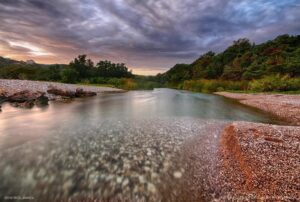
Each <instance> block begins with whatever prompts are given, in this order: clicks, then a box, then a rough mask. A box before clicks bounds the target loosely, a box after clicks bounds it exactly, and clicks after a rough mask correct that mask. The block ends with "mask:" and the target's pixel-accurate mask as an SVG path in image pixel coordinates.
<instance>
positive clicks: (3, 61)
mask: <svg viewBox="0 0 300 202" xmlns="http://www.w3.org/2000/svg"><path fill="white" fill-rule="evenodd" d="M13 64H26V63H25V62H23V61H17V60H12V59H9V58H4V57H1V56H0V67H5V66H8V65H13Z"/></svg>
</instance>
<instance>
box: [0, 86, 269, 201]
mask: <svg viewBox="0 0 300 202" xmlns="http://www.w3.org/2000/svg"><path fill="white" fill-rule="evenodd" d="M233 120H244V121H254V122H265V123H272V122H274V120H273V119H272V117H270V116H269V115H267V114H264V113H262V112H260V111H257V110H254V109H251V108H248V107H246V106H243V105H241V104H239V103H237V102H235V101H232V100H229V99H226V98H223V97H220V96H216V95H211V94H200V93H191V92H186V91H178V90H171V89H155V90H153V91H131V92H127V93H117V94H102V95H99V96H97V97H94V98H87V99H77V100H74V101H72V102H70V103H62V102H51V103H50V105H49V106H47V107H44V108H36V107H35V108H33V109H30V110H28V109H18V108H14V107H11V106H10V105H9V104H5V105H3V106H2V112H1V114H0V159H1V161H0V197H2V198H6V199H10V198H9V197H12V198H13V197H15V199H18V198H16V197H29V198H31V199H34V200H36V201H41V200H43V201H45V200H49V201H52V200H60V199H69V198H71V199H86V198H89V199H103V200H109V199H116V200H117V199H121V200H126V199H127V200H130V201H132V200H133V201H139V200H141V201H143V200H144V201H149V200H150V201H157V200H162V199H168V197H172V196H175V198H176V194H178V193H177V192H176V186H177V185H178V184H180V183H179V182H180V179H181V178H183V176H184V172H185V171H184V169H183V166H182V165H181V163H180V162H179V159H180V150H181V145H182V144H183V143H184V142H185V140H187V139H188V138H191V137H193V136H195V135H201V133H205V132H206V131H205V130H204V129H203V127H204V126H205V125H208V124H211V123H220V124H223V123H226V122H229V121H233ZM171 195H172V196H171Z"/></svg>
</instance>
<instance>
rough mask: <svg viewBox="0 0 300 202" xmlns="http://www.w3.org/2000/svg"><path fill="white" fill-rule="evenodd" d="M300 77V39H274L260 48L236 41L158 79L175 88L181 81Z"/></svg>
mask: <svg viewBox="0 0 300 202" xmlns="http://www.w3.org/2000/svg"><path fill="white" fill-rule="evenodd" d="M270 74H274V75H276V74H280V75H289V76H290V77H298V76H300V35H298V36H289V35H282V36H278V37H277V38H276V39H274V40H272V41H268V42H266V43H263V44H260V45H254V44H251V42H250V41H249V40H248V39H239V40H237V41H234V42H233V44H232V45H231V46H230V47H228V48H227V49H226V50H225V51H223V52H221V53H219V54H215V53H213V52H211V51H210V52H207V53H205V54H203V55H201V56H200V57H199V58H198V59H197V60H196V61H194V62H193V63H192V64H190V65H185V66H181V68H179V67H178V65H176V66H174V67H173V68H172V69H170V70H169V71H167V72H166V73H164V74H161V75H158V76H159V78H160V79H163V81H164V83H167V84H170V83H171V84H172V85H173V86H176V85H178V84H179V83H180V82H183V81H184V80H199V79H217V80H220V79H222V80H234V81H240V80H253V79H260V78H262V77H264V76H266V75H270Z"/></svg>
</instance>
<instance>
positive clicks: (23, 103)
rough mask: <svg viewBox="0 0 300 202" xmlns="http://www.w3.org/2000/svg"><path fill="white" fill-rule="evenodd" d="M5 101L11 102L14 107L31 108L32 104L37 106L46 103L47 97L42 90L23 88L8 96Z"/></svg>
mask: <svg viewBox="0 0 300 202" xmlns="http://www.w3.org/2000/svg"><path fill="white" fill-rule="evenodd" d="M6 101H8V102H10V103H12V105H13V106H15V107H22V108H32V107H33V106H34V104H36V105H37V106H43V105H47V104H48V101H49V99H48V97H46V96H45V93H44V92H40V91H36V92H32V91H29V90H24V91H20V92H17V93H14V94H13V95H11V96H8V97H7V99H6Z"/></svg>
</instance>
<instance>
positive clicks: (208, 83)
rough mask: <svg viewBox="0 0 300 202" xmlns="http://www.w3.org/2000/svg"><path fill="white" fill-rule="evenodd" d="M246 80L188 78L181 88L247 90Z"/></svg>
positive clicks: (207, 91) (204, 90) (200, 90)
mask: <svg viewBox="0 0 300 202" xmlns="http://www.w3.org/2000/svg"><path fill="white" fill-rule="evenodd" d="M247 88H248V82H247V81H224V80H206V79H201V80H188V81H184V83H183V87H182V89H184V90H190V91H196V92H204V93H211V92H217V91H224V90H247Z"/></svg>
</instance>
